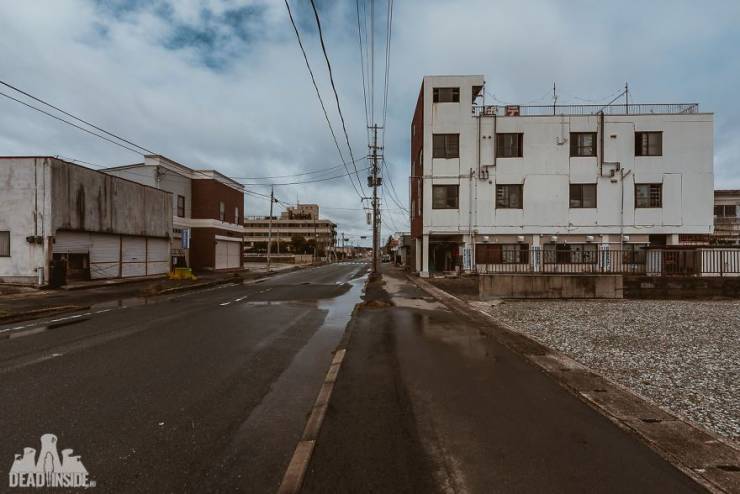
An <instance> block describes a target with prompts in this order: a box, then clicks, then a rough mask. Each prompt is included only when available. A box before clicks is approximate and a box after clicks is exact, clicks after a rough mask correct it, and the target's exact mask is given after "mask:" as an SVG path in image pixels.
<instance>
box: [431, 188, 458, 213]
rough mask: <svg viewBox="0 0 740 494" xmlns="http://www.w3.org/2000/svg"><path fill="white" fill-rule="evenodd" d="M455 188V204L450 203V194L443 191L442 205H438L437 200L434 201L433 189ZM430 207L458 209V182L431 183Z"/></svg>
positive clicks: (447, 189)
mask: <svg viewBox="0 0 740 494" xmlns="http://www.w3.org/2000/svg"><path fill="white" fill-rule="evenodd" d="M442 189H444V190H446V191H449V190H452V189H454V190H455V201H454V202H455V205H454V206H451V205H450V195H449V193H448V192H445V198H444V199H445V200H444V203H445V205H444V206H440V204H439V202H438V201H436V200H435V199H436V197H435V192H434V191H435V190H442ZM432 209H460V184H432Z"/></svg>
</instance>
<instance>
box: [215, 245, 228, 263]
mask: <svg viewBox="0 0 740 494" xmlns="http://www.w3.org/2000/svg"><path fill="white" fill-rule="evenodd" d="M228 246H229V242H224V241H223V240H216V269H226V268H227V267H228V265H229V247H228Z"/></svg>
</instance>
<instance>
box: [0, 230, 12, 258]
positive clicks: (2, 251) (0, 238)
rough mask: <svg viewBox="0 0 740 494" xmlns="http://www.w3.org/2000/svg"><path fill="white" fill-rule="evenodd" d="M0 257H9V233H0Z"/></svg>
mask: <svg viewBox="0 0 740 494" xmlns="http://www.w3.org/2000/svg"><path fill="white" fill-rule="evenodd" d="M0 257H10V232H0Z"/></svg>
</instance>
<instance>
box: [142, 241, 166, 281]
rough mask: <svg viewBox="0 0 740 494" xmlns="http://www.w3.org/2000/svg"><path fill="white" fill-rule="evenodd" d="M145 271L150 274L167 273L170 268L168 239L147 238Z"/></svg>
mask: <svg viewBox="0 0 740 494" xmlns="http://www.w3.org/2000/svg"><path fill="white" fill-rule="evenodd" d="M147 242H148V244H149V245H148V247H147V259H146V264H147V266H146V272H147V274H149V275H152V274H167V273H168V272H169V270H170V241H169V240H167V239H161V238H149V239H147Z"/></svg>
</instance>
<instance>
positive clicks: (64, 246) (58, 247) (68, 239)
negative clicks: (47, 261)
mask: <svg viewBox="0 0 740 494" xmlns="http://www.w3.org/2000/svg"><path fill="white" fill-rule="evenodd" d="M90 244H91V241H90V234H89V233H86V232H67V231H58V232H57V233H56V235H54V248H53V250H52V251H53V252H54V254H87V253H89V252H90Z"/></svg>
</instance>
